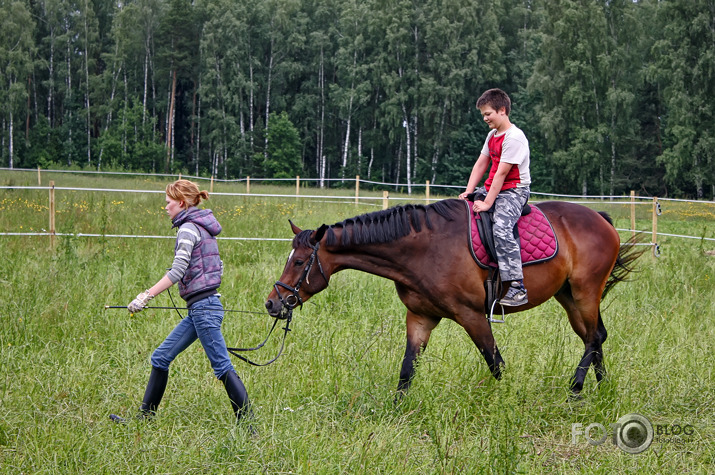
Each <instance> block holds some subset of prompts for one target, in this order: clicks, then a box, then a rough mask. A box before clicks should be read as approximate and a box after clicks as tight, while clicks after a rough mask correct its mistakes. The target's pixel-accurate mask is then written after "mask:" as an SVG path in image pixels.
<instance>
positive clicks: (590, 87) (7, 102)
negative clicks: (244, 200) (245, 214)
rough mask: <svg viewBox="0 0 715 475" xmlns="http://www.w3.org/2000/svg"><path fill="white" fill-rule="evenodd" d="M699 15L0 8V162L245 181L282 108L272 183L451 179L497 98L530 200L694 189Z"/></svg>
mask: <svg viewBox="0 0 715 475" xmlns="http://www.w3.org/2000/svg"><path fill="white" fill-rule="evenodd" d="M714 9H715V5H714V4H713V1H712V0H694V1H689V2H679V1H677V0H665V1H662V0H641V1H637V2H634V1H631V0H612V1H608V2H603V1H601V2H593V1H583V0H559V1H545V0H535V1H534V0H422V1H406V0H398V1H392V2H383V1H377V0H368V1H366V2H360V1H356V0H350V1H347V2H336V1H334V0H320V1H308V0H290V1H265V0H246V1H242V2H234V1H229V0H198V1H190V0H131V1H125V2H112V1H109V0H93V1H87V0H72V1H60V0H41V1H35V2H28V1H26V0H3V1H2V2H0V19H2V24H3V28H2V31H3V34H1V35H0V63H2V64H1V65H0V66H2V67H0V79H1V80H0V104H1V106H0V116H1V117H0V127H2V136H1V140H0V163H1V164H2V165H3V166H5V165H7V166H10V167H32V166H35V165H37V164H40V163H42V164H53V163H54V164H64V165H68V166H72V165H75V164H78V165H80V166H83V167H91V168H93V169H102V168H106V167H107V166H110V167H116V166H122V167H125V168H127V169H132V170H140V169H142V170H147V171H150V170H157V171H166V172H168V171H173V172H178V171H181V170H190V171H191V172H192V173H194V174H200V173H201V174H204V175H213V176H216V177H223V178H229V177H243V176H246V175H251V174H253V175H254V176H255V175H256V174H263V173H266V172H268V173H272V172H271V171H270V170H272V169H273V167H270V166H268V167H267V165H268V164H267V163H266V159H267V158H268V154H269V149H270V148H271V147H273V145H272V144H271V141H272V140H277V139H274V138H272V137H271V133H270V124H271V122H272V120H273V116H274V115H278V116H280V115H281V114H286V115H287V117H288V119H289V121H290V122H291V123H292V124H293V126H294V127H295V129H296V130H297V132H298V140H299V147H298V148H299V153H300V158H299V160H298V161H297V162H296V161H294V160H292V159H291V164H292V165H291V166H293V167H294V168H289V169H288V168H286V169H281V170H278V171H277V173H280V174H281V175H286V174H287V175H291V176H295V175H298V174H308V175H309V176H311V177H316V178H320V179H323V180H324V179H330V178H345V177H348V176H353V175H356V174H359V175H361V176H363V177H369V178H371V179H380V180H382V181H389V182H399V183H407V184H408V190H409V189H410V184H412V183H418V182H419V183H424V182H425V181H426V180H430V181H431V182H432V183H435V184H447V183H454V182H456V181H463V182H466V175H464V171H465V170H469V169H470V168H471V166H472V164H473V163H474V161H475V159H476V156H474V155H473V147H472V146H471V145H468V144H471V143H476V142H481V141H482V140H483V138H484V135H485V132H486V129H485V128H484V127H483V126H481V125H476V126H475V124H479V123H480V120H479V117H478V115H476V114H475V113H474V112H475V109H474V102H475V100H476V98H477V97H478V95H479V94H480V93H481V92H482V91H483V90H485V89H487V88H490V87H501V88H503V89H505V90H506V91H507V92H508V93H509V94H510V95H511V97H512V100H513V105H514V108H513V119H514V122H515V123H516V124H517V125H518V126H519V127H521V128H522V129H523V130H524V131H525V132H526V135H527V137H528V138H529V141H530V145H531V150H532V154H533V157H534V160H532V170H533V172H534V173H533V175H534V178H535V180H534V183H533V188H534V190H535V191H542V192H559V193H571V194H573V193H584V194H586V193H588V194H611V195H618V194H623V193H627V192H628V191H630V190H632V189H635V190H639V193H641V194H647V195H658V196H677V197H695V198H713V196H714V195H715V175H714V173H715V172H713V170H715V166H713V150H714V149H715V147H714V146H713V145H715V131H713V125H712V124H713V123H715V121H714V120H713V117H714V116H715V113H714V112H713V107H714V106H713V103H714V102H713V100H712V98H713V95H714V92H715V91H713V84H715V80H713V77H712V76H713V71H715V68H714V67H713V58H714V57H715V56H713V52H712V51H711V50H712V47H711V46H712V44H713V35H714V33H713V32H714V31H715V28H714V27H713V23H714V22H715V20H713V18H715V15H713V10H714ZM139 118H141V120H140V121H139ZM131 129H134V130H131ZM291 146H292V145H291ZM278 147H279V148H281V147H282V146H281V145H280V144H278ZM465 147H466V148H465ZM107 160H109V161H107ZM120 162H121V163H120ZM267 178H270V176H267ZM321 185H322V186H324V185H325V184H324V183H323V182H322V181H321Z"/></svg>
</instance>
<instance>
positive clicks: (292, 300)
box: [104, 242, 329, 366]
mask: <svg viewBox="0 0 715 475" xmlns="http://www.w3.org/2000/svg"><path fill="white" fill-rule="evenodd" d="M319 247H320V242H318V243H316V244H315V245H314V246H313V252H312V253H311V254H310V258H309V259H308V263H307V264H306V266H305V269H303V273H302V274H301V276H300V278H299V279H298V282H296V284H295V286H290V285H288V284H285V283H283V282H281V281H279V280H278V281H276V283H275V284H273V288H274V289H275V290H276V293H277V294H278V298H279V299H280V301H281V303H282V304H283V311H281V313H280V314H279V315H277V316H276V317H274V318H275V321H274V322H273V326H271V329H270V330H269V331H268V335H267V336H266V338H265V339H264V340H263V341H262V342H261V343H260V344H259V345H258V346H254V347H252V348H235V347H227V348H226V349H227V350H228V352H229V353H231V354H232V355H233V356H235V357H236V358H238V359H240V360H241V361H244V362H246V363H248V364H250V365H253V366H268V365H269V364H271V363H273V362H275V361H276V360H277V359H278V358H280V356H281V355H282V354H283V350H284V349H285V342H286V338H287V336H288V332H289V331H291V329H290V324H291V322H292V321H293V309H294V308H296V307H301V308H302V307H303V299H302V298H301V297H300V293H299V292H300V287H301V286H302V285H303V282H304V281H305V283H307V284H310V271H311V270H312V268H313V265H314V264H315V263H316V262H317V263H318V270H319V271H320V275H321V276H322V277H323V279H324V280H325V282H326V283H327V282H329V281H328V278H327V277H326V275H325V272H324V271H323V266H322V265H321V264H320V259H319V258H318V249H319ZM278 287H282V288H284V289H286V290H288V291H289V292H290V295H288V296H287V297H285V298H283V296H282V295H281V293H280V292H279V290H278ZM167 293H168V294H169V298H170V299H171V303H172V306H170V307H144V308H145V309H166V310H175V311H176V313H177V314H178V315H179V317H180V318H181V319H182V320H183V319H184V316H183V315H182V314H181V312H179V310H189V308H187V307H177V306H176V303H175V302H174V296H173V295H171V290H170V289H167ZM104 308H105V310H106V309H110V308H112V309H114V308H124V309H126V308H127V307H126V306H121V305H105V306H104ZM207 309H208V310H223V311H224V312H237V313H249V314H259V313H260V314H263V313H262V312H251V311H247V310H226V309H219V308H218V307H217V308H207ZM279 320H285V321H286V324H285V326H284V327H283V328H282V330H283V339H282V341H281V347H280V348H279V349H278V354H276V356H274V357H273V358H272V359H270V360H268V361H267V362H265V363H256V362H255V361H252V360H251V359H249V358H247V357H245V356H243V355H241V354H240V353H244V352H248V351H257V350H260V349H261V348H263V346H264V345H265V344H266V343H267V342H268V340H269V339H270V337H271V335H272V334H273V330H275V329H276V326H277V325H278V321H279Z"/></svg>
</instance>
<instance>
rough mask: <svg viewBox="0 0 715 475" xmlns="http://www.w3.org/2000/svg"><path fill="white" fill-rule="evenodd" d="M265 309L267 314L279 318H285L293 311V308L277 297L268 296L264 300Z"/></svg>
mask: <svg viewBox="0 0 715 475" xmlns="http://www.w3.org/2000/svg"><path fill="white" fill-rule="evenodd" d="M266 310H268V315H270V316H271V317H273V318H279V319H282V320H285V319H287V318H288V316H289V315H290V314H291V312H293V309H292V308H290V307H289V306H287V305H283V303H282V302H281V301H280V300H278V299H272V298H269V299H268V300H266Z"/></svg>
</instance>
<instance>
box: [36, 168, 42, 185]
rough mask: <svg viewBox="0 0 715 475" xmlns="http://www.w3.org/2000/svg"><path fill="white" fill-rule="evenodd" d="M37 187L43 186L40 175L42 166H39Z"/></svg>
mask: <svg viewBox="0 0 715 475" xmlns="http://www.w3.org/2000/svg"><path fill="white" fill-rule="evenodd" d="M37 186H42V177H41V175H40V166H39V165H37Z"/></svg>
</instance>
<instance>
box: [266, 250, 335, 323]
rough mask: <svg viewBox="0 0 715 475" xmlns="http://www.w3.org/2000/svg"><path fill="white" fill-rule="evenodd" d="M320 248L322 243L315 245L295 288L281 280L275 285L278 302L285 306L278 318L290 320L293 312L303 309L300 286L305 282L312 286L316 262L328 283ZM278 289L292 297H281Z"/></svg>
mask: <svg viewBox="0 0 715 475" xmlns="http://www.w3.org/2000/svg"><path fill="white" fill-rule="evenodd" d="M318 248H320V242H317V243H315V246H313V252H312V253H311V254H310V258H309V259H308V263H307V264H306V265H305V268H304V269H303V273H302V274H301V276H300V278H299V279H298V282H296V284H295V286H294V287H291V286H290V285H288V284H285V283H283V282H281V281H280V280H277V281H276V283H275V284H273V288H274V289H275V291H276V294H278V300H280V302H281V304H282V305H283V310H282V311H281V314H280V315H279V316H278V317H277V318H280V319H286V318H289V315H290V314H291V313H292V312H293V309H294V308H296V307H301V308H302V307H303V299H302V298H300V293H299V292H300V286H301V285H303V281H305V282H306V283H307V284H310V271H311V270H312V269H313V264H315V263H316V262H317V263H318V270H320V275H321V276H322V277H323V280H325V283H326V284H327V283H328V278H327V277H326V276H325V272H323V266H322V265H321V264H320V259H319V258H318ZM278 287H283V288H284V289H286V290H287V291H289V292H290V295H288V296H286V297H285V298H284V297H283V296H282V295H281V292H280V290H279V289H278Z"/></svg>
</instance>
